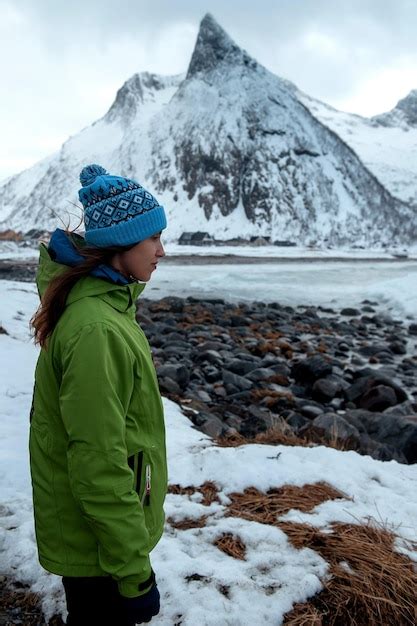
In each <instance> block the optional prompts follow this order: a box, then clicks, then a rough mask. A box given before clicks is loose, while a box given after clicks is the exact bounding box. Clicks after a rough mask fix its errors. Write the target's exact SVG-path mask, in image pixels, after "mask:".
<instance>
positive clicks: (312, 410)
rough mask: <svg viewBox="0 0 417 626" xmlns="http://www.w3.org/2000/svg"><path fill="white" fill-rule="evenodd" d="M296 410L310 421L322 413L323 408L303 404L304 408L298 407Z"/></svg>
mask: <svg viewBox="0 0 417 626" xmlns="http://www.w3.org/2000/svg"><path fill="white" fill-rule="evenodd" d="M298 410H299V411H300V413H302V414H303V415H305V416H306V417H308V418H309V419H312V420H313V419H315V418H316V417H318V416H319V415H321V414H322V413H324V409H323V407H321V406H314V405H312V404H305V405H304V406H301V407H298Z"/></svg>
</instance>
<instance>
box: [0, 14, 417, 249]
mask: <svg viewBox="0 0 417 626" xmlns="http://www.w3.org/2000/svg"><path fill="white" fill-rule="evenodd" d="M91 162H97V163H100V164H102V165H103V166H104V167H106V169H108V170H109V171H111V172H113V173H122V174H124V175H125V176H132V177H134V178H136V179H137V180H139V181H140V182H141V183H142V184H143V185H144V186H145V187H148V188H149V189H150V190H151V191H152V192H153V193H155V195H156V196H157V197H158V199H159V200H160V202H161V203H162V204H164V206H165V208H166V211H167V214H168V221H169V224H168V229H167V231H166V233H165V240H166V241H172V240H175V239H177V238H178V237H179V236H180V234H181V233H182V232H183V231H186V230H204V231H208V232H210V233H211V234H213V235H214V236H216V237H217V238H219V239H225V238H229V237H232V236H236V235H241V236H249V235H256V234H264V235H270V236H272V238H273V239H275V238H279V239H292V240H296V241H298V242H299V243H309V242H311V241H317V242H323V241H325V242H327V243H330V244H333V245H338V244H348V243H355V244H363V245H378V244H381V243H382V244H383V243H390V244H392V243H395V242H397V243H408V242H410V241H411V240H415V239H417V216H416V213H415V210H413V208H412V207H410V206H408V205H407V204H406V203H403V202H401V201H400V200H398V199H397V198H394V197H393V196H392V195H391V194H390V193H389V192H388V191H387V190H386V189H385V188H384V187H383V185H382V184H381V183H380V182H379V181H378V180H377V178H376V177H375V176H374V175H373V174H372V173H371V172H370V171H369V170H368V169H367V168H366V167H365V166H364V164H363V163H362V161H361V159H360V158H359V157H358V156H357V155H356V153H355V152H354V151H353V150H352V149H351V148H350V147H349V146H348V145H347V142H346V141H343V140H341V139H340V138H339V137H338V136H337V134H335V132H333V130H331V129H329V128H328V127H327V126H326V125H324V124H323V123H321V122H320V121H319V120H318V119H317V118H316V117H315V116H314V115H312V113H311V112H310V110H309V108H308V106H306V105H305V104H303V103H302V102H301V100H300V99H299V98H298V96H297V93H296V90H294V88H293V87H292V86H291V84H289V83H288V81H285V80H282V79H280V78H279V77H278V76H275V75H274V74H272V73H271V72H269V71H268V70H266V69H265V68H264V67H262V66H261V65H259V64H258V63H257V62H256V61H255V60H254V59H252V58H251V57H250V56H249V55H248V54H247V53H246V52H245V51H244V50H242V49H241V48H239V47H238V46H237V45H236V44H235V43H234V42H233V41H232V40H231V38H230V37H229V36H228V35H227V33H225V32H224V30H223V29H222V28H221V27H220V26H219V25H218V24H217V22H216V21H215V20H214V19H213V17H212V16H211V15H209V14H208V15H206V16H205V17H204V18H203V20H202V22H201V26H200V31H199V34H198V38H197V42H196V46H195V49H194V52H193V55H192V58H191V61H190V65H189V68H188V71H187V74H186V75H185V76H177V77H162V76H156V75H154V74H148V73H141V74H136V75H135V76H133V77H132V78H131V79H130V80H128V81H127V82H126V83H125V85H124V86H123V87H122V88H121V89H120V90H119V92H118V94H117V96H116V100H115V102H114V104H113V105H112V107H111V108H110V110H109V111H108V113H107V114H106V115H105V116H104V117H103V118H102V119H100V120H99V121H98V122H96V123H94V124H93V125H92V126H90V127H88V128H86V129H84V130H82V131H81V132H80V133H79V134H78V135H76V136H74V137H71V138H70V139H69V140H68V141H66V142H65V143H64V145H63V146H62V148H61V150H60V151H59V152H57V153H56V154H54V155H52V156H51V157H48V158H47V159H45V160H43V161H41V162H40V163H38V164H37V165H35V166H34V167H32V168H30V169H29V170H26V171H25V172H23V173H21V174H18V175H17V176H14V177H12V178H10V179H8V180H7V181H5V182H4V183H3V185H2V186H1V187H0V230H2V229H6V228H12V229H14V230H22V231H27V230H29V228H32V227H35V226H36V227H38V228H39V227H43V228H47V229H52V228H54V227H55V226H56V225H58V219H57V216H56V214H58V215H60V216H62V217H63V219H64V220H65V219H66V217H67V216H68V212H69V211H70V212H76V213H77V215H80V214H81V210H80V208H78V210H77V209H75V210H74V206H73V204H77V195H76V192H77V189H78V187H79V184H78V180H77V175H78V172H79V171H80V170H81V168H82V167H83V166H84V165H85V164H87V163H91ZM71 223H72V225H75V224H76V223H77V220H75V219H72V220H71Z"/></svg>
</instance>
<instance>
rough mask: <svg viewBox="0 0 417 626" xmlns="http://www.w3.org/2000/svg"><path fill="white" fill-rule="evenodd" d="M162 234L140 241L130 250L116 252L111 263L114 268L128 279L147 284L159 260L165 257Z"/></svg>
mask: <svg viewBox="0 0 417 626" xmlns="http://www.w3.org/2000/svg"><path fill="white" fill-rule="evenodd" d="M161 232H162V231H161ZM161 232H159V233H157V234H155V235H152V237H148V239H144V240H143V241H140V242H139V243H137V244H136V245H135V246H133V248H130V250H124V251H123V252H116V254H115V255H114V256H113V258H112V261H111V264H112V266H113V267H114V268H115V269H117V270H119V272H122V274H125V276H127V277H133V278H136V279H137V280H140V281H142V282H147V281H148V280H149V279H150V277H151V275H152V272H153V271H154V270H155V269H156V266H157V263H158V261H159V259H160V258H162V257H163V256H165V251H164V248H163V245H162V243H161Z"/></svg>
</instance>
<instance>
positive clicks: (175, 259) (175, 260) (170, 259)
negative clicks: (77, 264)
mask: <svg viewBox="0 0 417 626" xmlns="http://www.w3.org/2000/svg"><path fill="white" fill-rule="evenodd" d="M370 262H371V263H417V259H414V258H395V257H393V258H387V257H340V256H332V257H308V256H297V257H284V256H273V257H271V256H264V257H262V256H242V255H234V254H224V255H212V254H210V255H197V254H196V255H192V254H184V255H182V254H181V255H179V254H172V255H167V256H165V257H164V259H163V260H162V263H168V264H171V265H191V264H193V265H233V264H235V265H263V264H266V263H268V264H270V263H276V264H285V263H370ZM37 265H38V259H37V258H30V259H13V258H4V259H0V278H3V276H2V274H4V273H6V272H7V271H10V272H15V271H18V270H19V269H25V270H28V269H32V268H36V267H37Z"/></svg>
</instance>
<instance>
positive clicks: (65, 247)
mask: <svg viewBox="0 0 417 626" xmlns="http://www.w3.org/2000/svg"><path fill="white" fill-rule="evenodd" d="M77 236H78V237H79V236H80V235H77ZM48 252H49V255H50V257H51V259H52V260H53V261H55V263H61V264H62V265H69V266H70V267H75V266H76V265H79V264H80V263H82V261H83V260H84V257H83V256H82V255H81V254H80V253H79V252H78V250H77V248H76V247H75V246H74V244H73V242H72V241H71V238H70V237H69V236H68V233H67V232H66V231H65V230H62V228H57V229H56V230H55V231H54V232H53V233H52V236H51V239H50V241H49V245H48ZM90 275H91V276H95V277H96V278H104V280H108V281H110V282H112V283H115V284H116V285H128V284H130V283H131V282H132V281H130V280H129V279H128V278H126V276H123V274H121V273H120V272H118V271H117V270H115V269H114V268H112V267H111V266H110V265H105V264H104V263H102V264H101V265H99V266H98V267H95V268H94V269H93V270H92V271H91V272H90ZM135 282H136V281H135Z"/></svg>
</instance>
